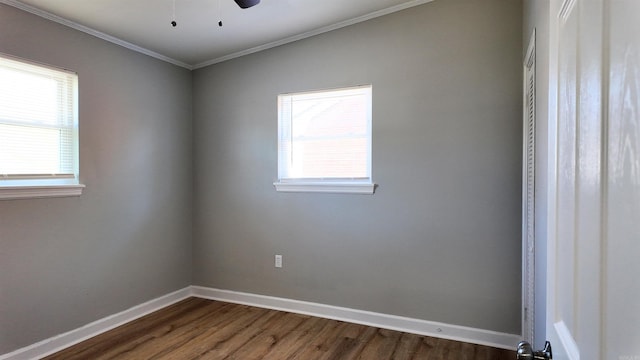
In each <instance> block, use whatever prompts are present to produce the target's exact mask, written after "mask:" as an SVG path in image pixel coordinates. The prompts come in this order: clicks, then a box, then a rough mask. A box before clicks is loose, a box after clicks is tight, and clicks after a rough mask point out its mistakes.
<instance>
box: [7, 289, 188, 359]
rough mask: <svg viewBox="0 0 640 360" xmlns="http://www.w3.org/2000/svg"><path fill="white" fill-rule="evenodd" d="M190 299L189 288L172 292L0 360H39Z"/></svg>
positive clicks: (30, 346) (9, 354) (8, 354)
mask: <svg viewBox="0 0 640 360" xmlns="http://www.w3.org/2000/svg"><path fill="white" fill-rule="evenodd" d="M190 296H191V288H190V287H186V288H184V289H181V290H178V291H175V292H172V293H170V294H167V295H164V296H161V297H159V298H156V299H153V300H151V301H147V302H145V303H143V304H140V305H137V306H134V307H132V308H130V309H127V310H125V311H122V312H119V313H117V314H114V315H111V316H107V317H105V318H102V319H100V320H97V321H94V322H92V323H90V324H87V325H85V326H82V327H80V328H77V329H75V330H71V331H69V332H66V333H64V334H60V335H57V336H54V337H52V338H49V339H46V340H43V341H40V342H37V343H35V344H33V345H29V346H27V347H24V348H21V349H18V350H15V351H13V352H10V353H7V354H4V355H0V360H26V359H40V358H42V357H45V356H47V355H51V354H53V353H56V352H58V351H60V350H62V349H64V348H67V347H69V346H71V345H74V344H77V343H79V342H81V341H84V340H87V339H89V338H92V337H94V336H96V335H99V334H101V333H103V332H106V331H109V330H111V329H113V328H115V327H118V326H120V325H122V324H125V323H128V322H130V321H133V320H135V319H137V318H140V317H142V316H144V315H147V314H149V313H152V312H154V311H157V310H159V309H162V308H164V307H167V306H169V305H171V304H174V303H176V302H178V301H180V300H184V299H186V298H188V297H190Z"/></svg>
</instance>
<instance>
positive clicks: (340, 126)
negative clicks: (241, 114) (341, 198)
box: [274, 85, 374, 194]
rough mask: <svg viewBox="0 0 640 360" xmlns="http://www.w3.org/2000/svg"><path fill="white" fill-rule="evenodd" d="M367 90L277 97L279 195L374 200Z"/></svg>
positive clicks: (365, 87) (304, 93)
mask: <svg viewBox="0 0 640 360" xmlns="http://www.w3.org/2000/svg"><path fill="white" fill-rule="evenodd" d="M371 92H372V90H371V86H370V85H367V86H358V87H352V88H343V89H333V90H324V91H311V92H303V93H294V94H283V95H280V96H278V133H279V134H278V135H279V136H278V181H277V182H276V183H274V185H275V187H276V189H277V190H278V191H287V192H299V191H302V192H334V193H360V194H372V193H373V191H374V184H373V182H372V179H371V107H372V106H371Z"/></svg>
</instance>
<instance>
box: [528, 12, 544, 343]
mask: <svg viewBox="0 0 640 360" xmlns="http://www.w3.org/2000/svg"><path fill="white" fill-rule="evenodd" d="M523 9H524V14H523V22H524V24H523V29H524V30H523V36H524V38H523V56H525V55H526V52H527V48H528V46H529V41H530V39H531V36H532V34H533V31H534V29H535V32H536V154H535V156H536V177H535V182H536V188H535V194H536V195H535V196H536V197H535V206H536V211H535V213H536V216H535V272H534V273H535V291H534V292H535V307H534V318H535V321H534V323H535V328H534V342H535V348H536V349H541V348H542V347H543V346H544V342H545V340H546V330H545V324H546V309H547V308H546V301H547V281H546V276H547V273H546V267H547V208H548V201H547V191H548V179H547V176H548V172H547V167H548V159H547V157H548V154H549V152H548V149H547V147H548V141H547V138H548V128H549V126H548V125H549V124H548V111H549V11H550V10H549V2H548V1H539V0H524V5H523Z"/></svg>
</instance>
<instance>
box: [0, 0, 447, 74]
mask: <svg viewBox="0 0 640 360" xmlns="http://www.w3.org/2000/svg"><path fill="white" fill-rule="evenodd" d="M0 1H1V0H0ZM432 1H435V0H413V1H409V2H406V3H403V4H399V5H396V6H392V7H389V8H386V9H382V10H378V11H374V12H372V13H369V14H366V15H362V16H359V17H356V18H353V19H349V20H345V21H342V22H339V23H336V24H333V25H329V26H325V27H321V28H319V29H315V30H311V31H308V32H305V33H302V34H299V35H294V36H290V37H288V38H285V39H282V40H277V41H273V42H270V43H267V44H264V45H259V46H256V47H252V48H250V49H246V50H242V51H238V52H235V53H232V54H229V55H225V56H221V57H219V58H215V59H212V60H209V61H205V62H201V63H199V64H196V65H194V66H193V68H194V69H200V68H203V67H207V66H209V65H213V64H217V63H221V62H223V61H227V60H231V59H235V58H238V57H241V56H245V55H249V54H253V53H257V52H260V51H263V50H267V49H271V48H274V47H277V46H280V45H285V44H288V43H292V42H294V41H298V40H302V39H306V38H309V37H312V36H316V35H320V34H323V33H326V32H329V31H333V30H337V29H340V28H343V27H346V26H349V25H354V24H357V23H361V22H363V21H367V20H371V19H375V18H377V17H380V16H384V15H388V14H392V13H394V12H398V11H401V10H405V9H408V8H411V7H414V6H418V5H422V4H426V3H429V2H432Z"/></svg>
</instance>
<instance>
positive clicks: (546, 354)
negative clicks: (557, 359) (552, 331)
mask: <svg viewBox="0 0 640 360" xmlns="http://www.w3.org/2000/svg"><path fill="white" fill-rule="evenodd" d="M516 359H518V360H551V359H553V354H552V353H551V343H550V342H548V341H547V342H545V343H544V349H542V350H539V351H533V349H532V348H531V344H529V343H528V342H526V341H521V342H520V343H519V344H518V350H517V352H516Z"/></svg>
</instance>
